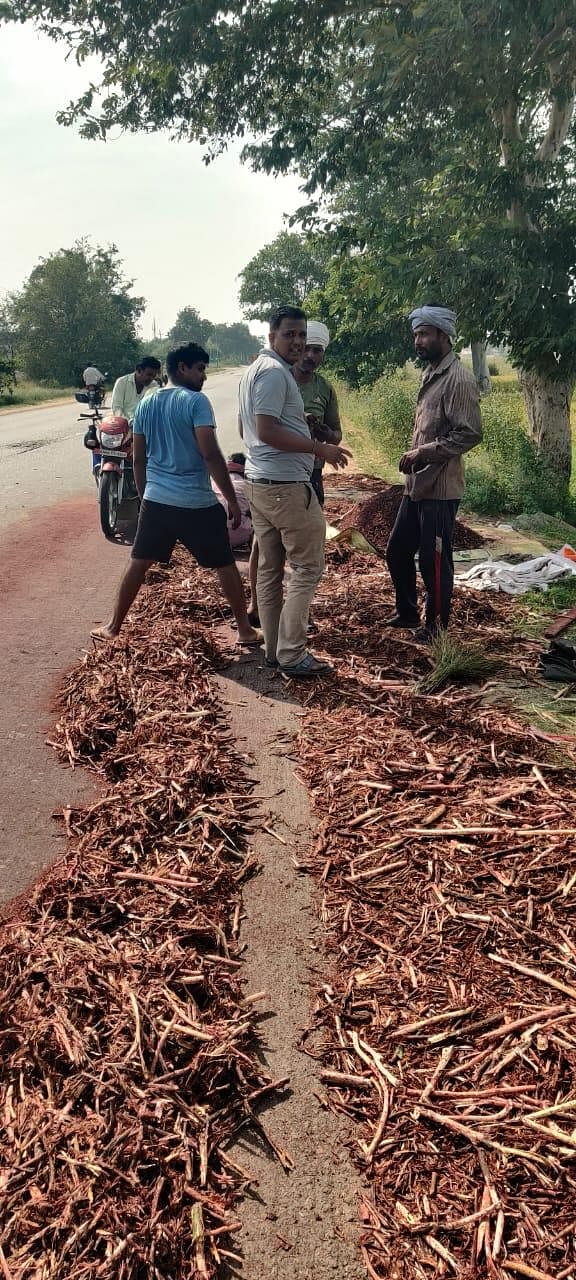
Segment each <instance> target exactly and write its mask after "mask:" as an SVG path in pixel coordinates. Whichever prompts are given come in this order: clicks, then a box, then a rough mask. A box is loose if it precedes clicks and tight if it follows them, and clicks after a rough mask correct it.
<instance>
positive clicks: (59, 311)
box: [10, 241, 144, 386]
mask: <svg viewBox="0 0 576 1280" xmlns="http://www.w3.org/2000/svg"><path fill="white" fill-rule="evenodd" d="M131 287H132V286H131V282H129V281H126V280H124V277H123V273H122V264H121V262H120V260H119V257H118V253H117V250H116V248H115V247H114V245H111V246H110V247H109V248H107V249H104V248H101V247H95V248H92V247H91V246H90V245H89V244H88V242H87V241H77V243H76V244H75V245H73V247H72V248H71V249H60V250H59V252H58V253H54V254H51V255H50V257H48V258H41V260H40V262H39V263H38V265H37V266H36V267H34V269H33V271H32V272H31V275H30V277H29V279H28V280H27V281H26V283H25V284H24V287H23V289H22V291H21V292H20V293H18V294H14V295H13V297H12V299H11V303H10V316H11V322H12V325H13V329H14V333H15V344H16V355H17V359H18V364H19V365H21V366H22V367H23V369H24V371H25V372H26V373H27V374H28V376H29V377H30V378H32V379H34V380H36V381H38V382H52V383H55V384H56V385H58V386H71V385H72V384H73V383H76V384H78V383H79V381H80V379H81V375H82V370H83V369H84V368H85V367H86V365H87V364H97V365H98V367H99V368H101V369H102V370H103V372H109V373H110V376H111V377H115V376H117V374H119V373H123V372H125V371H126V369H130V368H132V367H133V366H134V364H135V363H136V359H137V357H138V353H139V343H138V339H137V336H136V322H137V319H138V317H139V315H140V313H141V312H142V310H143V308H144V299H143V298H136V297H133V296H132V294H131V292H130V290H131Z"/></svg>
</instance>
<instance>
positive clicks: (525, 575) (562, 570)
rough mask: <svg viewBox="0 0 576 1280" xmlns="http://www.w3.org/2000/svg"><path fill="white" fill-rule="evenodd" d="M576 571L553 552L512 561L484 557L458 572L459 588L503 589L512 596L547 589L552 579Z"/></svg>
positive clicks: (474, 589) (561, 556)
mask: <svg viewBox="0 0 576 1280" xmlns="http://www.w3.org/2000/svg"><path fill="white" fill-rule="evenodd" d="M571 574H576V564H575V563H574V561H573V560H569V559H568V558H567V557H566V556H564V555H562V552H561V551H550V552H549V553H548V554H547V555H545V556H537V557H536V558H535V559H533V560H522V561H521V562H520V564H509V563H508V561H507V560H483V561H482V562H481V563H480V564H475V565H473V566H472V568H471V569H467V570H466V572H465V573H459V574H458V576H457V578H456V582H457V584H458V586H459V587H468V588H470V590H472V591H504V592H506V594H507V595H510V596H521V595H523V594H524V592H525V591H547V590H548V587H549V585H550V583H551V582H556V580H557V579H558V578H562V577H564V576H566V575H571Z"/></svg>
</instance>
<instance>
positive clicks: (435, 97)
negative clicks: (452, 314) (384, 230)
mask: <svg viewBox="0 0 576 1280" xmlns="http://www.w3.org/2000/svg"><path fill="white" fill-rule="evenodd" d="M7 7H8V10H9V12H11V14H12V15H13V16H15V17H20V18H30V17H31V18H35V19H37V20H38V21H39V22H40V23H41V24H42V25H44V26H45V28H46V29H48V30H49V31H50V32H51V33H52V34H54V35H55V36H57V37H59V36H60V35H62V34H63V35H64V36H65V37H66V38H67V39H68V40H69V41H70V42H71V43H72V44H73V45H74V46H75V47H76V49H77V52H78V55H79V57H80V58H81V59H82V58H84V57H87V56H88V55H89V54H96V55H97V56H98V57H99V58H100V60H101V63H102V65H103V68H104V70H103V77H102V86H101V88H98V87H96V88H87V91H86V93H85V94H84V95H83V97H82V98H81V99H80V101H79V102H78V103H76V104H73V105H72V106H71V107H70V108H69V109H68V110H67V111H65V112H64V113H63V117H62V118H63V119H65V120H67V121H71V120H75V119H77V118H81V120H82V121H83V125H82V128H83V131H84V132H85V133H86V134H87V135H89V136H101V135H102V134H105V133H106V130H107V129H108V128H110V127H115V126H117V125H118V124H120V125H122V126H123V127H126V128H129V129H142V128H145V129H146V128H158V127H168V128H169V129H171V130H172V132H173V133H174V134H176V135H178V136H181V137H188V138H195V139H199V140H201V141H204V142H205V143H207V145H208V147H209V150H210V151H211V152H215V151H217V150H218V148H219V147H220V146H222V145H224V144H225V142H226V140H227V139H229V138H232V137H240V138H245V137H246V135H247V134H249V135H251V136H252V137H253V138H254V139H255V141H253V142H251V143H250V144H249V145H248V146H247V147H246V148H245V154H246V155H247V157H248V158H249V159H250V160H251V161H252V162H253V163H254V164H255V165H256V166H259V167H260V168H263V169H265V170H267V171H270V172H279V171H283V170H286V169H288V168H290V167H291V166H293V167H296V168H297V169H298V171H299V172H300V173H301V174H302V175H303V177H304V179H305V181H306V186H307V192H308V196H309V208H308V216H309V217H313V216H314V215H315V214H316V215H318V213H321V209H320V208H319V206H321V204H322V197H323V196H325V195H326V194H327V195H328V196H329V197H330V196H335V195H336V194H337V193H339V191H340V190H341V188H342V187H344V188H345V187H346V185H347V184H348V183H350V182H351V181H358V182H359V181H363V183H364V190H365V191H369V190H370V187H371V185H372V184H374V186H375V188H378V187H379V185H380V182H381V179H382V178H383V177H384V178H386V177H391V178H392V180H393V184H394V189H395V193H396V194H397V193H398V192H399V191H400V190H401V189H403V190H404V191H405V192H406V194H407V197H408V200H409V201H411V202H412V203H413V204H414V206H415V207H416V208H417V207H418V201H419V194H420V191H419V182H421V181H423V182H426V183H432V184H434V182H436V193H435V194H436V201H437V204H438V205H439V206H442V205H443V206H445V207H446V208H447V209H448V211H450V210H451V209H452V208H453V206H454V204H456V205H457V207H458V210H459V214H460V216H461V239H460V253H461V263H460V264H459V265H460V266H461V270H460V271H459V273H458V280H459V281H463V282H464V284H465V288H464V290H463V291H462V292H461V293H460V294H459V298H460V300H461V303H462V304H463V305H462V309H465V310H466V311H469V312H470V314H471V318H470V319H468V321H467V323H468V325H469V327H472V325H474V327H478V329H479V333H480V335H481V334H483V333H485V332H488V333H489V334H491V335H493V337H494V338H495V339H498V340H501V341H505V342H506V345H507V346H508V348H509V350H510V352H511V354H512V356H513V358H514V359H515V361H516V362H517V364H518V366H519V368H520V369H521V371H522V381H523V386H524V391H525V395H526V400H527V405H528V412H529V417H530V422H531V427H532V431H533V434H534V437H535V439H536V440H537V442H538V444H539V446H540V448H541V449H542V451H543V452H544V453H545V454H547V455H548V456H549V457H550V458H553V459H554V462H555V465H556V466H557V467H558V469H559V470H560V471H561V472H562V474H563V475H564V477H565V478H566V477H567V474H568V470H569V465H570V458H569V423H568V404H569V400H570V397H571V393H572V390H573V387H574V381H575V378H576V318H575V317H576V303H575V301H574V283H575V276H576V235H575V223H576V214H575V194H574V172H575V166H576V133H575V130H574V102H575V96H576V31H575V25H576V23H575V16H574V6H573V3H571V4H568V3H566V2H565V0H564V2H562V0H482V2H481V3H478V2H477V0H444V3H443V4H438V0H405V2H404V3H402V4H398V3H397V2H396V0H379V3H377V4H376V3H374V4H365V3H363V0H316V3H315V5H314V17H313V21H311V20H310V18H309V15H308V13H307V11H306V9H305V8H304V7H303V6H302V5H301V3H300V0H226V2H225V3H219V0H208V2H207V3H206V4H205V5H202V7H201V11H200V9H199V7H198V5H197V4H195V3H183V4H182V5H180V6H179V7H177V8H176V9H169V10H167V9H166V8H165V7H164V6H163V5H161V4H160V3H159V2H157V0H149V3H147V5H146V9H145V24H146V42H145V47H143V45H142V20H143V11H142V6H141V5H140V4H136V0H124V3H123V4H122V5H112V4H110V3H108V0H11V3H9V4H8V6H7ZM478 218H480V219H482V220H483V221H484V222H486V224H487V231H488V235H486V236H482V235H477V234H476V232H477V231H478V230H480V231H481V230H482V228H481V227H480V228H478V226H477V221H478ZM387 219H388V208H387V207H386V206H385V205H384V206H382V205H380V207H379V208H378V210H377V212H375V214H374V217H373V219H372V224H371V227H368V223H367V221H366V220H365V227H366V229H367V231H369V232H370V238H368V239H365V247H367V249H368V251H370V250H371V247H372V244H371V235H372V234H375V233H376V232H377V231H378V229H379V228H380V227H381V226H382V224H383V223H386V221H387ZM469 219H470V220H471V221H472V223H473V229H474V239H473V240H471V239H470V236H469V234H468V233H469V228H468V220H469ZM361 238H362V237H358V239H361ZM353 240H354V237H353V236H351V249H350V252H355V253H358V252H362V249H361V248H359V247H358V245H356V246H354V245H353V243H352V242H353ZM472 243H474V244H475V245H476V248H478V247H480V249H481V256H482V258H483V260H484V263H485V265H486V269H487V272H488V273H489V274H490V276H491V279H492V282H493V285H494V288H493V290H492V291H489V290H488V289H486V290H485V291H481V294H480V298H479V301H480V302H481V304H482V317H481V320H479V321H478V325H477V320H476V313H475V300H474V297H473V294H472V289H471V284H473V283H474V278H475V276H476V275H477V274H478V273H477V271H476V264H472V265H473V266H474V268H475V269H474V271H472V272H471V273H470V274H469V275H468V274H467V273H466V270H465V264H466V258H467V257H468V256H470V254H471V248H470V246H471V244H472ZM424 247H425V246H424ZM493 250H495V251H496V252H495V257H494V259H493V258H492V253H493ZM397 256H398V258H399V259H401V260H402V262H404V263H405V264H406V265H409V264H408V263H407V260H406V258H405V257H404V252H403V249H402V244H399V245H398V248H397ZM450 261H451V262H452V263H453V261H454V255H453V254H451V255H450ZM400 274H401V272H400ZM442 283H443V288H444V291H446V289H447V288H449V287H450V286H451V285H452V289H453V290H455V285H454V281H451V279H450V277H449V275H448V267H446V270H445V273H444V276H443V279H442ZM472 312H474V314H473V315H472Z"/></svg>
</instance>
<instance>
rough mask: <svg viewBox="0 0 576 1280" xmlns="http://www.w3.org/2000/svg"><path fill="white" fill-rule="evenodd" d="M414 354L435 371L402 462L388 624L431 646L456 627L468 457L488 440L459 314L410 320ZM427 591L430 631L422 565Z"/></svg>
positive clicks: (425, 312)
mask: <svg viewBox="0 0 576 1280" xmlns="http://www.w3.org/2000/svg"><path fill="white" fill-rule="evenodd" d="M409 321H410V324H411V326H412V332H413V334H414V349H415V351H416V355H417V357H418V359H419V360H421V361H425V362H427V364H428V368H427V370H426V372H425V373H424V376H423V378H422V383H421V386H420V391H419V392H418V400H417V404H416V417H415V420H414V430H413V434H412V445H411V447H410V449H409V450H408V452H407V453H405V454H404V455H403V457H402V458H401V459H400V470H401V471H402V472H403V473H404V475H405V476H406V492H405V495H404V497H403V499H402V502H401V505H400V510H399V512H398V515H397V517H396V522H395V524H394V528H393V530H392V533H391V534H390V540H389V543H388V547H387V549H386V560H387V562H388V568H389V570H390V575H391V577H392V581H393V583H394V587H395V591H396V613H395V614H393V616H392V617H391V618H389V619H388V621H387V624H386V625H387V626H389V627H398V628H400V629H402V628H406V629H409V630H412V629H414V630H415V639H416V640H418V641H419V642H420V643H423V644H429V643H430V641H431V640H432V639H433V637H434V635H435V634H437V632H438V631H439V630H440V629H442V628H445V627H447V626H448V619H449V617H450V606H451V603H452V592H453V588H454V559H453V545H454V526H455V523H456V512H457V510H458V505H459V503H460V499H461V498H462V496H463V494H464V464H463V461H462V456H463V454H465V453H467V452H468V450H469V449H473V448H474V447H475V445H477V444H479V443H480V441H481V439H482V422H481V417H480V398H479V393H478V387H477V385H476V381H475V379H474V377H473V375H472V373H470V371H469V370H468V369H465V368H464V366H463V365H462V364H461V363H460V360H459V359H458V356H457V355H455V353H454V351H453V350H452V344H453V342H454V339H455V337H456V313H455V312H454V311H452V310H451V309H450V307H442V306H436V305H432V304H429V305H425V306H422V307H417V309H416V310H415V311H412V312H411V314H410V316H409ZM416 555H418V560H419V566H420V573H421V575H422V578H423V580H424V587H425V590H426V612H425V619H424V626H423V627H422V626H420V613H419V609H418V599H417V591H416V564H415V557H416Z"/></svg>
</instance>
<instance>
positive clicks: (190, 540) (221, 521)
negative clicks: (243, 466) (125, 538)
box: [132, 500, 234, 569]
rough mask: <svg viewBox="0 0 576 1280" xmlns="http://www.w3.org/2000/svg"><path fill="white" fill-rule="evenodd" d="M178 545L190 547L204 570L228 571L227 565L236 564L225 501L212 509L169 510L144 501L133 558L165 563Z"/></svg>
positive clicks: (177, 508) (164, 506)
mask: <svg viewBox="0 0 576 1280" xmlns="http://www.w3.org/2000/svg"><path fill="white" fill-rule="evenodd" d="M177 542H181V543H182V546H183V547H186V550H187V551H189V552H190V554H191V555H193V556H194V559H195V560H197V561H198V564H199V565H201V566H202V568H203V569H224V568H225V567H226V565H227V564H234V556H233V555H232V548H231V546H230V539H229V537H228V522H227V520H226V512H225V511H224V507H223V506H222V503H221V502H215V503H214V505H213V506H211V507H169V506H168V505H167V504H166V503H165V502H148V501H146V500H144V502H143V503H142V506H141V507H140V518H139V520H138V528H137V530H136V537H135V539H134V546H133V547H132V559H133V560H159V561H160V562H161V564H165V563H166V562H167V561H168V560H169V559H170V556H171V555H172V552H173V550H174V547H175V546H176V543H177Z"/></svg>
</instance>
